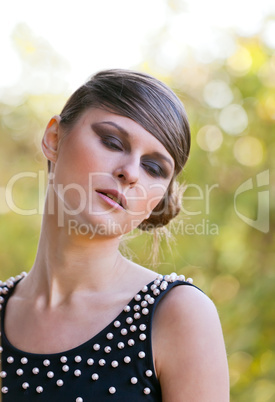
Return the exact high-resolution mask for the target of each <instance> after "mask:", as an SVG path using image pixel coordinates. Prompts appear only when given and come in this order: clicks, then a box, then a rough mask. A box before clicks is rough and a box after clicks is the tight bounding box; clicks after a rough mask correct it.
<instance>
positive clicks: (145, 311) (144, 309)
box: [142, 307, 149, 315]
mask: <svg viewBox="0 0 275 402" xmlns="http://www.w3.org/2000/svg"><path fill="white" fill-rule="evenodd" d="M142 314H143V315H147V314H149V310H148V308H146V307H145V308H143V309H142Z"/></svg>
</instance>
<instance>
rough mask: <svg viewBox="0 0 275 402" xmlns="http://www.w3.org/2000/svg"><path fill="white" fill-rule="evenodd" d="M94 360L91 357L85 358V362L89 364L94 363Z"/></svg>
mask: <svg viewBox="0 0 275 402" xmlns="http://www.w3.org/2000/svg"><path fill="white" fill-rule="evenodd" d="M94 362H95V361H94V359H91V358H90V359H88V360H87V363H88V365H89V366H92V365H93V364H94Z"/></svg>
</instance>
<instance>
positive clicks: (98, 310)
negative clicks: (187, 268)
mask: <svg viewBox="0 0 275 402" xmlns="http://www.w3.org/2000/svg"><path fill="white" fill-rule="evenodd" d="M118 127H119V128H118ZM126 132H127V134H126ZM42 149H43V152H44V154H45V156H46V158H47V159H49V160H50V161H51V174H52V175H50V180H49V186H48V192H47V197H46V203H45V213H44V217H43V222H42V230H41V237H40V241H39V246H38V251H37V256H36V260H35V262H34V265H33V267H32V269H31V271H30V272H29V274H28V276H27V277H26V278H24V279H23V280H22V281H21V282H20V283H19V284H18V286H17V287H16V289H15V292H14V294H13V296H12V297H11V298H10V299H9V302H8V303H7V310H6V317H5V331H6V335H7V337H8V339H9V341H10V342H11V343H12V344H13V345H14V346H15V347H17V348H18V349H21V350H24V351H27V352H32V353H57V352H60V351H65V350H68V349H71V348H74V347H76V346H78V345H80V344H82V343H83V342H85V341H87V340H88V339H90V338H91V337H93V336H94V335H96V334H97V333H98V332H99V331H100V330H102V329H103V328H105V327H106V325H108V324H109V322H110V321H112V320H113V319H114V318H115V317H116V316H117V315H118V314H119V313H120V312H121V310H122V309H123V307H124V305H125V304H126V303H127V302H128V301H130V300H131V299H132V297H133V295H134V294H135V293H137V292H138V291H139V290H140V289H141V288H142V287H143V285H144V284H147V283H149V282H150V281H152V280H153V279H155V278H156V276H157V274H156V273H155V272H153V271H151V270H148V269H146V268H144V267H141V266H139V265H137V264H135V263H133V262H131V261H128V260H127V259H125V258H124V257H123V256H121V254H120V253H119V251H118V247H119V242H120V237H121V235H122V234H123V233H127V232H128V231H130V230H131V229H133V227H136V226H138V224H139V223H140V222H142V220H144V219H146V218H147V216H148V214H150V212H151V211H152V210H153V208H154V207H155V206H156V205H157V204H158V202H159V200H160V199H161V198H162V197H163V195H164V193H165V191H166V189H167V187H168V185H169V183H170V181H171V179H172V177H173V173H174V161H173V158H172V157H171V155H170V154H169V153H168V152H167V150H166V149H165V148H164V146H163V145H162V144H161V143H160V142H159V141H158V140H157V139H156V138H155V137H153V136H152V135H151V134H150V133H148V132H147V131H146V130H145V129H144V128H142V127H141V126H140V125H139V124H137V123H135V122H134V121H132V120H130V119H128V118H126V117H122V116H118V115H115V114H113V113H110V112H106V111H105V110H101V109H88V110H87V111H86V112H84V114H83V115H82V116H81V117H80V119H79V120H78V121H77V123H76V124H75V125H74V126H73V127H72V128H71V130H70V131H69V132H68V133H67V132H65V131H64V130H63V129H62V127H61V125H60V117H59V116H55V117H54V118H52V119H51V121H50V122H49V124H48V126H47V128H46V131H45V135H44V137H43V141H42ZM89 174H92V178H93V180H92V181H90V180H89ZM72 184H73V186H72ZM66 186H67V187H66ZM64 188H66V191H63V190H64ZM100 189H116V190H118V191H119V192H120V193H122V194H124V196H125V198H126V199H127V208H122V207H120V206H119V205H117V206H116V207H115V208H112V205H111V204H112V202H108V200H107V201H106V199H105V198H104V197H102V196H100V195H99V193H98V190H100ZM83 200H84V201H85V202H84V201H83ZM80 206H81V208H80ZM71 219H74V220H75V222H76V223H77V225H78V227H79V225H86V226H85V227H86V228H90V230H89V231H88V232H87V233H86V234H80V233H77V232H76V231H71V232H70V231H69V228H70V220H71ZM110 222H112V223H113V224H115V225H113V226H112V227H109V229H108V230H107V231H105V232H104V233H103V232H102V231H100V230H99V228H104V227H106V226H108V224H110ZM83 227H84V226H83ZM117 228H119V230H117ZM106 250H108V253H106ZM79 328H81V331H79ZM152 339H153V356H154V364H155V370H156V374H157V376H158V378H159V380H160V384H161V387H162V393H163V401H164V402H178V401H188V402H192V401H196V402H208V401H209V402H226V401H229V396H228V388H229V387H228V372H227V360H226V353H225V347H224V341H223V336H222V331H221V327H220V321H219V318H218V314H217V311H216V309H215V307H214V305H213V303H212V302H211V301H210V300H209V299H208V298H207V297H206V296H205V295H204V294H203V293H202V292H200V291H198V290H197V289H195V288H191V287H188V286H179V287H177V288H175V289H173V290H172V291H170V292H169V293H168V294H167V296H166V297H165V298H164V299H163V300H162V301H161V302H160V303H159V305H158V308H157V309H156V314H155V317H154V321H153V334H152Z"/></svg>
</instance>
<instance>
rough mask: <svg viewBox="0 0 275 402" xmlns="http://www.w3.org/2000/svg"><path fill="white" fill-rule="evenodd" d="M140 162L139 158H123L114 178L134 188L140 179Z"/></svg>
mask: <svg viewBox="0 0 275 402" xmlns="http://www.w3.org/2000/svg"><path fill="white" fill-rule="evenodd" d="M139 168H140V162H139V158H138V157H132V156H128V157H123V158H122V159H120V160H119V163H118V166H117V167H116V168H115V170H114V176H115V177H117V178H118V179H119V180H120V182H122V183H123V184H126V185H130V186H134V185H135V184H136V183H137V181H138V179H139Z"/></svg>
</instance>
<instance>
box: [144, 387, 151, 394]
mask: <svg viewBox="0 0 275 402" xmlns="http://www.w3.org/2000/svg"><path fill="white" fill-rule="evenodd" d="M143 392H144V393H145V395H149V394H150V392H151V390H150V388H144V390H143Z"/></svg>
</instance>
